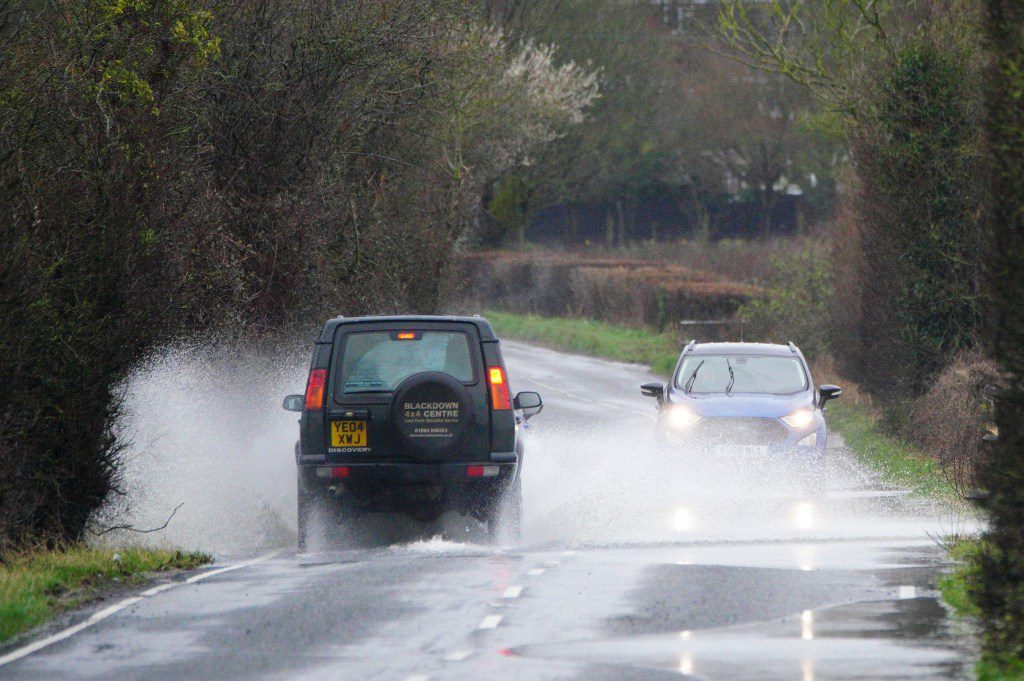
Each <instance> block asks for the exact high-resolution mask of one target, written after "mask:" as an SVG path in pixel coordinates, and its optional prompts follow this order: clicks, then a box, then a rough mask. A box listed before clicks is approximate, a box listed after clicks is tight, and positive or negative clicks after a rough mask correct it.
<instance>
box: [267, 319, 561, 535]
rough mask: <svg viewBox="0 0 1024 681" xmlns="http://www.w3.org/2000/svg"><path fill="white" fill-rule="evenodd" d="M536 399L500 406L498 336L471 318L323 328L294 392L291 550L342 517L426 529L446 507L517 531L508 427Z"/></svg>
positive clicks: (512, 433) (517, 489)
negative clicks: (412, 523) (399, 518)
mask: <svg viewBox="0 0 1024 681" xmlns="http://www.w3.org/2000/svg"><path fill="white" fill-rule="evenodd" d="M542 406H543V405H542V402H541V398H540V395H538V394H537V393H534V392H523V393H519V394H518V395H516V397H515V399H512V396H511V393H510V392H509V383H508V375H507V373H506V371H505V362H504V360H503V359H502V356H501V350H500V348H499V346H498V339H497V337H495V335H494V331H493V329H491V325H490V324H489V323H488V322H487V320H486V319H483V318H482V317H435V316H397V317H357V318H348V319H346V318H344V317H339V318H337V319H332V320H330V321H328V322H327V323H326V324H324V327H323V330H322V331H321V333H320V338H319V339H318V340H317V342H316V346H315V347H314V349H313V361H312V364H311V365H310V370H309V380H308V382H307V384H306V394H305V395H289V396H288V397H286V398H285V400H284V408H285V409H288V410H290V411H300V412H302V417H301V419H300V420H299V436H300V438H299V442H298V443H297V444H296V446H295V457H296V463H297V464H298V520H299V548H300V550H305V548H306V547H307V542H309V541H310V540H311V539H313V538H314V537H315V536H316V535H317V534H319V533H321V532H325V533H330V532H332V531H333V530H334V527H333V526H335V525H337V524H339V523H341V522H342V521H343V520H344V517H345V515H347V514H352V513H358V512H360V511H392V512H400V513H404V514H407V515H410V516H412V517H414V518H416V519H418V520H420V521H423V522H433V521H434V520H436V519H437V518H438V517H439V516H440V515H441V514H442V513H443V512H445V511H447V510H451V511H455V512H457V513H461V514H463V515H468V516H472V517H474V518H476V519H478V520H480V521H481V522H483V523H486V526H487V531H488V535H489V536H490V537H491V538H492V539H494V538H496V536H497V533H498V527H499V525H502V524H504V525H505V526H507V527H508V528H509V531H510V533H511V534H512V535H513V536H518V533H519V523H520V514H521V506H522V492H521V484H520V477H519V473H520V465H521V463H522V460H523V439H522V437H521V434H520V426H521V424H522V423H523V422H525V420H526V419H529V418H530V417H532V416H534V415H536V414H537V413H539V412H540V411H541V408H542Z"/></svg>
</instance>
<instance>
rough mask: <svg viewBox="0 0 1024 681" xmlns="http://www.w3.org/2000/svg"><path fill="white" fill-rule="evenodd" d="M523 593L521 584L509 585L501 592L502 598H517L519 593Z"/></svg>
mask: <svg viewBox="0 0 1024 681" xmlns="http://www.w3.org/2000/svg"><path fill="white" fill-rule="evenodd" d="M521 593H523V587H521V586H510V587H509V588H507V589H505V593H503V594H501V597H502V598H519V594H521Z"/></svg>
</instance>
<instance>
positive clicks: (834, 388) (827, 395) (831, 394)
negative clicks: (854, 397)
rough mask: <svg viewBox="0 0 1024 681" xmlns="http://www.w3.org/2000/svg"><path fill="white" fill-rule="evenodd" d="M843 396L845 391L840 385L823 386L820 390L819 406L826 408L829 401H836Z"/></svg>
mask: <svg viewBox="0 0 1024 681" xmlns="http://www.w3.org/2000/svg"><path fill="white" fill-rule="evenodd" d="M842 394H843V389H842V388H840V387H839V386H838V385H823V386H821V387H820V388H818V406H819V407H824V406H825V403H826V402H828V401H829V400H834V399H836V398H837V397H839V396H840V395H842Z"/></svg>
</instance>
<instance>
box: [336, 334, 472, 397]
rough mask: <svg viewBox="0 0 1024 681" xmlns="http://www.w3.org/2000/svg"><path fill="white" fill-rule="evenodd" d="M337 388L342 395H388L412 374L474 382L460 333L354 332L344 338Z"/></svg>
mask: <svg viewBox="0 0 1024 681" xmlns="http://www.w3.org/2000/svg"><path fill="white" fill-rule="evenodd" d="M341 358H342V359H341V367H340V369H339V373H338V375H337V376H336V381H337V383H336V385H339V386H341V389H340V390H339V392H341V393H365V392H391V391H393V390H394V389H395V388H397V387H398V386H399V385H400V384H401V383H402V381H404V380H405V379H407V378H409V377H410V376H412V375H413V374H418V373H421V372H424V371H440V372H443V373H446V374H448V375H449V376H453V377H454V378H456V379H458V380H460V381H462V382H463V383H467V384H471V383H475V382H476V370H475V368H474V362H473V356H472V354H471V353H470V343H469V335H468V334H466V333H464V332H462V331H415V330H410V331H357V332H350V333H347V334H345V336H344V338H343V340H342V347H341Z"/></svg>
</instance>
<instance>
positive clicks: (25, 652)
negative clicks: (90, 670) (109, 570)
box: [0, 549, 283, 667]
mask: <svg viewBox="0 0 1024 681" xmlns="http://www.w3.org/2000/svg"><path fill="white" fill-rule="evenodd" d="M282 550H283V549H277V550H276V551H272V552H270V553H268V554H265V555H263V556H260V557H258V558H253V559H252V560H246V561H243V562H241V563H238V564H236V565H228V566H226V567H222V568H217V569H216V570H209V571H207V572H204V573H202V574H199V575H193V576H192V577H189V578H188V579H186V580H185V581H183V582H170V583H168V584H160V585H159V586H155V587H152V588H150V589H146V590H145V591H143V592H142V593H140V594H139V595H138V596H132V597H130V598H125V599H123V600H120V601H118V602H117V603H114V604H113V605H111V606H109V607H106V608H104V609H102V610H100V611H99V612H94V613H93V614H92V615H90V616H89V617H88V618H87V619H85V620H83V621H81V622H79V623H78V624H76V625H74V626H70V627H68V628H67V629H62V630H61V631H58V632H57V633H55V634H51V635H50V636H46V637H45V638H41V639H39V640H37V641H33V642H32V643H29V644H27V645H24V646H21V647H20V648H15V649H14V650H12V651H11V652H9V653H7V654H6V655H2V656H0V667H2V666H4V665H5V664H10V663H11V662H15V661H17V660H20V659H21V658H23V657H27V656H29V655H31V654H32V653H35V652H38V651H40V650H42V649H43V648H47V647H49V646H52V645H53V644H54V643H60V642H61V641H63V640H65V639H68V638H71V637H72V636H74V635H75V634H77V633H78V632H80V631H84V630H85V629H88V628H89V627H91V626H93V625H95V624H99V623H100V622H102V621H103V620H105V619H107V618H108V617H110V616H111V615H115V614H117V613H118V612H120V611H122V610H124V609H125V608H127V607H130V606H132V605H135V604H136V603H138V602H139V601H141V600H143V599H144V598H150V597H151V596H155V595H157V594H159V593H162V592H164V591H167V590H168V589H172V588H174V587H177V586H181V585H183V584H195V583H196V582H198V581H201V580H203V579H206V578H207V577H213V576H214V575H219V574H223V573H225V572H231V571H232V570H240V569H242V568H245V567H249V566H251V565H255V564H257V563H262V562H263V561H265V560H270V559H271V558H273V557H274V556H276V555H277V554H279V553H281V551H282Z"/></svg>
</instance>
